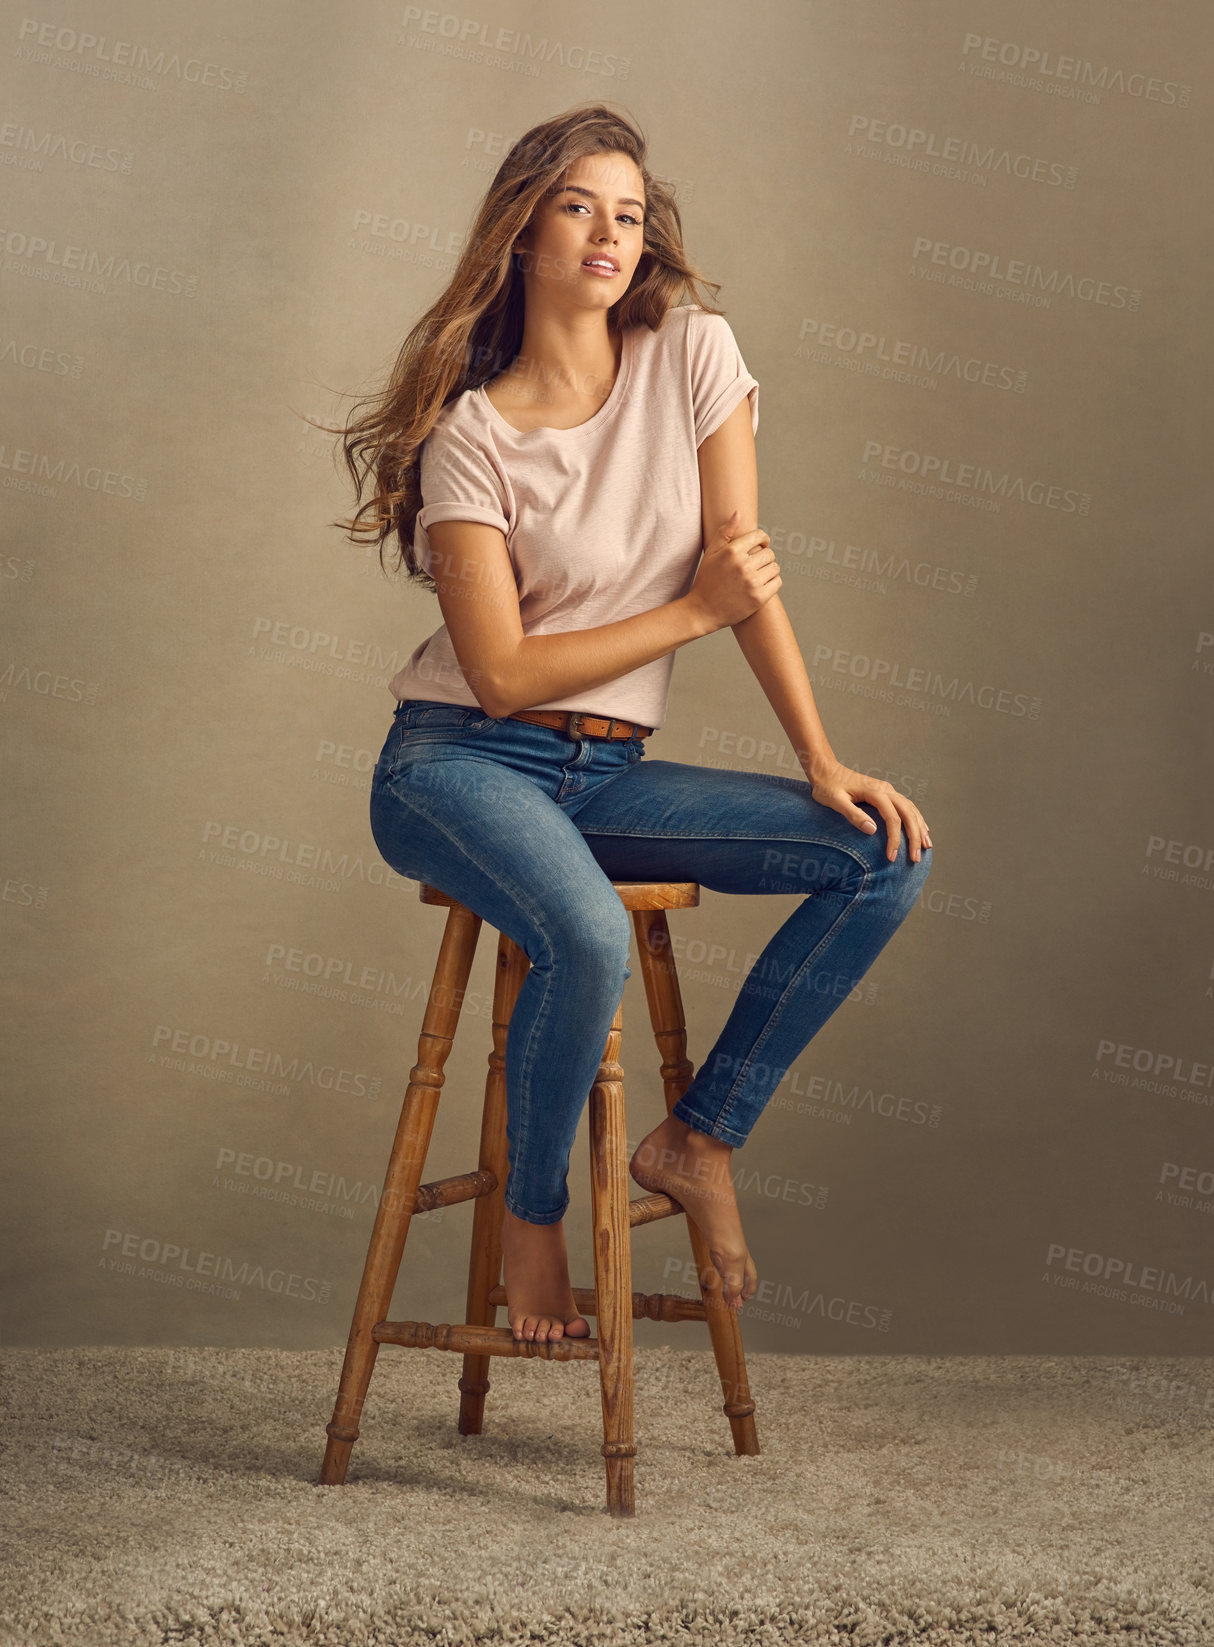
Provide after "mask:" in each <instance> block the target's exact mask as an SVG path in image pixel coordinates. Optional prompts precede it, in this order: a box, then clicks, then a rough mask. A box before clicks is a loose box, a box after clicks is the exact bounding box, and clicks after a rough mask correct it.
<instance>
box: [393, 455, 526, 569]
mask: <svg viewBox="0 0 1214 1647" xmlns="http://www.w3.org/2000/svg"><path fill="white" fill-rule="evenodd" d="M421 493H422V507H421V508H420V509H419V510H418V512H417V524H416V529H415V531H414V534H413V544H414V548H415V550H416V551H417V555H418V559H419V562H420V564H421V565H422V566H423V567H424V568H425V569H426V571H427V572H430V573H431V575H433V567H432V565H431V559H430V534H429V531H428V528H429V527H430V526H431V525H433V523H434V522H435V521H441V520H473V521H479V522H481V523H482V524H483V525H485V526H496V527H497V528H498V529H499V530H500V531H501V533H502V534H503V536H504V537H506V539H507V541H509V534H510V532H511V531H512V530H513V522H512V520H511V518H510V511H511V499H510V497H509V494H508V488H507V486H506V483H505V480H504V478H503V476H502V475H500V474H499V473H498V471H497V470H496V468H495V467H494V465H493V463H492V462H491V461H490V458H489V454H488V453H487V452H486V451H484V450H483V449H482V448H480V447H478V446H476V445H474V444H473V443H472V442H471V441H469V440H468V439H466V438H465V436H463V435H462V434H459V433H457V432H456V431H454V430H451V429H448V428H445V427H444V426H443V425H442V424H441V423H440V424H437V425H436V426H435V427H434V428H433V429H432V430H431V432H430V434H429V435H428V436H427V438H426V440H425V441H424V442H423V444H422V458H421Z"/></svg>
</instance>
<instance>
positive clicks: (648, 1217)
mask: <svg viewBox="0 0 1214 1647" xmlns="http://www.w3.org/2000/svg"><path fill="white" fill-rule="evenodd" d="M686 1210H687V1209H686V1208H685V1207H684V1206H683V1203H682V1202H681V1201H675V1200H673V1199H672V1198H671V1197H670V1196H669V1195H638V1196H637V1198H636V1200H635V1201H629V1203H628V1222H629V1224H630V1225H633V1226H635V1225H636V1224H654V1223H656V1222H657V1220H658V1219H659V1218H677V1217H678V1216H679V1214H680V1213H682V1212H685V1211H686Z"/></svg>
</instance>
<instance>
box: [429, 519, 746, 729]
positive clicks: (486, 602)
mask: <svg viewBox="0 0 1214 1647" xmlns="http://www.w3.org/2000/svg"><path fill="white" fill-rule="evenodd" d="M429 536H430V544H431V551H432V567H431V570H432V573H433V577H434V581H435V584H436V586H437V588H438V601H439V606H440V608H441V610H442V614H443V621H444V622H445V623H446V625H447V633H448V634H449V635H450V636H451V645H452V647H453V648H454V651H455V656H456V658H457V659H458V660H459V666H460V668H461V669H462V671H463V674H464V679H465V680H466V681H467V682H468V685H469V686H470V687H471V688H472V691H473V693H474V694H475V696H476V699H477V701H478V703H479V704H480V705H481V707H482V709H484V710H485V712H486V714H489V715H494V716H498V717H500V716H505V715H512V714H513V713H514V712H515V710H516V709H530V708H531V707H532V705H533V704H537V703H545V702H547V701H548V700H549V699H551V698H564V697H570V696H572V695H573V694H574V693H579V694H580V693H585V694H586V696H587V700H588V701H589V702H593V693H594V689H595V687H597V686H606V685H607V683H608V682H609V681H614V680H617V679H618V678H619V676H621V675H626V674H628V672H629V671H630V670H632V669H639V668H640V667H641V665H642V664H646V663H652V662H653V660H654V659H655V658H664V657H665V656H666V654H667V652H673V651H675V650H676V649H677V648H678V647H680V646H685V645H686V644H687V642H688V641H692V640H698V639H699V637H700V636H701V635H707V634H710V633H711V632H712V630H713V629H715V628H717V627H718V625H717V624H716V623H714V622H713V621H712V618H711V615H710V614H708V613H707V612H705V611H704V609H703V606H702V603H701V602H700V601H699V600H698V599H696V598H695V597H694V596H693V594H691V593H689V594H687V595H684V596H682V597H681V598H680V599H678V600H672V601H667V602H666V604H665V605H664V606H655V607H654V608H653V609H652V610H651V611H649V612H638V613H637V614H636V616H635V617H631V618H621V619H620V620H619V621H618V622H617V623H605V624H602V625H601V626H600V627H598V628H596V629H569V630H565V631H564V632H562V633H560V634H555V635H524V633H523V621H522V617H521V615H520V613H519V604H518V588H517V586H516V584H515V581H514V568H513V566H512V564H511V561H510V551H509V550H508V549H507V547H506V539H505V537H504V536H503V534H502V532H501V531H500V530H499V528H498V527H496V526H486V525H483V524H481V523H480V522H477V521H467V520H444V521H435V522H434V524H433V525H432V526H431V527H430V530H429Z"/></svg>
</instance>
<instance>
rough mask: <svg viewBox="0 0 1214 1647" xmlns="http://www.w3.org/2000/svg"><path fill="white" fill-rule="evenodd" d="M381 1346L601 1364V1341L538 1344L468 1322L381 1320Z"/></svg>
mask: <svg viewBox="0 0 1214 1647" xmlns="http://www.w3.org/2000/svg"><path fill="white" fill-rule="evenodd" d="M371 1337H372V1338H374V1339H375V1341H376V1343H378V1344H400V1345H403V1347H404V1348H405V1349H407V1350H455V1351H457V1352H458V1353H460V1354H462V1355H467V1354H472V1355H528V1356H538V1357H539V1358H540V1360H542V1361H597V1360H598V1358H599V1341H598V1339H597V1338H557V1339H554V1340H553V1341H552V1343H550V1344H537V1343H536V1342H535V1340H534V1339H531V1338H515V1336H514V1334H513V1333H512V1332H511V1331H510V1328H509V1327H477V1326H472V1325H470V1324H469V1323H468V1322H466V1321H460V1322H457V1323H455V1324H454V1325H453V1324H452V1323H451V1322H449V1321H443V1322H441V1323H440V1324H439V1325H438V1326H435V1324H434V1323H433V1322H432V1321H381V1322H379V1323H378V1325H377V1326H374V1327H372V1328H371Z"/></svg>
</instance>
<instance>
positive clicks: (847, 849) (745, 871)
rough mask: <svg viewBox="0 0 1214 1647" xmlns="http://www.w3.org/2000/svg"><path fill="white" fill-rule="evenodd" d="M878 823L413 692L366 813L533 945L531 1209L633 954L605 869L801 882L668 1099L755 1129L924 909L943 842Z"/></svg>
mask: <svg viewBox="0 0 1214 1647" xmlns="http://www.w3.org/2000/svg"><path fill="white" fill-rule="evenodd" d="M862 810H864V811H865V812H867V814H868V815H869V816H870V817H871V818H872V819H873V821H874V822H875V823H876V824H877V826H878V827H877V832H876V833H875V834H873V835H866V834H864V833H863V831H862V830H859V829H857V828H856V826H855V824H852V823H849V822H848V821H847V819H845V818H843V817H841V816H840V814H839V813H838V812H835V811H834V810H833V809H832V808H830V807H826V806H822V805H821V804H820V803H819V802H817V801H815V800H814V799H813V797H812V796H811V794H810V785H809V782H808V780H806V779H803V778H792V777H780V776H776V775H774V774H770V773H763V772H732V771H719V770H714V769H712V768H710V767H701V766H689V765H685V764H683V763H681V762H678V761H663V760H657V759H654V758H653V757H651V756H648V755H646V753H645V747H644V741H643V740H642V739H641V738H631V739H627V740H625V739H616V740H608V739H603V738H586V737H583V738H573V737H567V736H566V735H565V733H563V732H557V731H553V730H552V729H551V728H549V727H544V726H537V725H534V724H532V723H531V722H529V721H517V720H511V719H509V718H503V719H500V720H497V719H495V718H494V717H493V716H492V715H487V714H485V713H484V711H483V710H481V709H463V708H460V707H459V706H457V705H452V704H440V703H435V702H431V701H429V700H425V699H416V698H415V699H411V700H408V701H406V702H405V703H403V704H402V705H400V706H399V707H398V709H397V711H396V714H395V716H394V718H393V722H392V727H391V729H390V731H389V732H388V736H387V739H386V741H385V743H384V746H383V750H382V752H381V754H380V757H379V761H378V763H377V765H376V768H375V772H374V775H373V777H372V781H371V830H372V833H373V835H374V837H375V843H376V846H377V847H378V849H379V851H380V853H381V854H382V856H383V858H384V859H385V861H386V862H387V863H388V864H389V865H390V866H391V867H392V868H393V869H394V870H396V871H397V873H398V874H400V875H404V876H407V877H409V878H410V879H413V880H417V881H429V882H431V883H432V884H433V885H435V886H437V887H439V888H441V890H442V891H444V892H446V893H447V894H448V895H449V896H450V897H453V898H455V899H457V900H458V901H459V902H460V903H462V904H466V905H467V906H468V908H469V909H471V910H473V911H474V912H475V913H476V914H477V915H480V916H481V917H482V919H484V920H485V921H486V922H487V923H488V924H489V925H490V926H492V927H494V928H496V929H497V930H498V931H499V932H505V933H506V934H507V935H508V936H509V937H511V938H512V939H513V940H514V942H515V943H516V944H518V946H519V948H520V949H522V950H523V952H524V953H525V954H526V956H527V957H528V959H529V961H530V963H531V965H530V969H529V970H528V972H527V975H526V978H525V979H524V981H523V985H522V988H521V989H520V991H519V995H518V1000H517V1002H516V1004H515V1007H514V1012H513V1015H512V1017H511V1020H510V1030H509V1034H508V1035H507V1037H506V1070H505V1074H506V1115H507V1124H506V1131H507V1143H508V1158H509V1167H510V1170H509V1174H508V1177H507V1181H506V1186H505V1203H506V1206H507V1207H508V1208H509V1209H510V1211H511V1212H512V1213H514V1214H515V1216H516V1217H518V1218H523V1219H526V1220H528V1221H529V1222H530V1223H533V1224H554V1223H556V1222H558V1221H559V1220H560V1219H561V1218H562V1217H563V1216H564V1214H565V1209H566V1208H567V1207H568V1205H569V1190H568V1187H567V1183H566V1178H567V1175H568V1170H569V1156H570V1151H571V1150H572V1148H573V1141H574V1137H575V1135H576V1133H577V1127H578V1121H579V1119H580V1117H581V1114H582V1111H583V1109H584V1108H585V1105H586V1102H587V1100H588V1098H589V1095H590V1088H591V1085H592V1083H593V1081H594V1078H595V1075H596V1074H597V1072H598V1067H599V1064H600V1062H601V1060H602V1057H603V1051H604V1048H605V1046H606V1042H607V1033H608V1031H609V1030H610V1028H611V1022H612V1019H613V1018H614V1017H615V1011H616V1008H617V1006H618V1005H619V1003H620V997H621V995H622V994H623V989H624V981H625V979H627V978H630V977H631V976H632V973H631V969H630V967H629V965H628V961H629V956H630V953H631V938H632V927H631V919H632V918H631V916H630V915H629V914H628V912H627V911H626V910H625V908H624V906H623V904H622V903H621V901H620V898H619V896H618V894H617V893H616V892H615V890H614V889H613V887H612V884H611V883H612V881H649V880H654V881H699V882H700V883H701V884H702V885H703V886H705V887H707V888H709V889H710V890H711V891H714V892H736V893H762V892H781V893H790V892H796V893H804V894H805V896H804V897H803V898H802V899H801V902H800V903H799V904H798V906H797V908H796V909H795V910H794V911H793V912H792V914H791V915H790V916H789V917H788V919H787V920H786V921H785V922H784V924H783V926H781V927H780V929H779V931H778V932H777V933H776V934H775V936H774V937H773V938H772V939H771V941H770V943H769V944H768V945H767V947H766V949H765V950H764V951H763V953H762V954H761V955H760V956H759V958H758V960H757V961H756V962H755V964H754V966H753V967H752V968H751V970H750V973H749V974H748V976H747V978H746V981H745V983H744V985H743V987H742V989H741V991H740V993H739V995H738V998H737V1000H736V1001H735V1003H734V1006H733V1009H732V1011H731V1012H730V1014H729V1017H728V1019H727V1020H726V1023H725V1026H724V1028H723V1029H722V1030H721V1033H720V1035H719V1036H718V1037H717V1040H716V1043H715V1045H714V1046H713V1047H712V1048H711V1050H710V1051H709V1053H708V1056H707V1058H706V1059H705V1060H704V1062H703V1064H701V1065H700V1067H699V1069H698V1070H697V1071H696V1074H695V1076H694V1078H693V1080H692V1082H691V1085H690V1086H689V1087H688V1089H687V1091H686V1092H685V1093H684V1094H683V1096H682V1097H681V1098H680V1099H679V1101H678V1103H677V1104H676V1105H675V1107H674V1114H675V1115H676V1116H678V1117H679V1119H680V1120H683V1121H686V1122H687V1123H688V1125H689V1126H691V1127H693V1128H695V1130H696V1131H698V1132H705V1133H709V1134H711V1136H712V1137H714V1138H720V1139H723V1140H724V1141H725V1142H726V1143H728V1144H731V1145H734V1146H735V1147H736V1146H738V1145H741V1144H744V1143H745V1142H746V1140H747V1137H748V1136H749V1134H750V1130H751V1128H752V1127H753V1126H754V1124H755V1122H756V1121H757V1120H758V1118H759V1116H760V1114H761V1113H762V1111H763V1107H764V1105H765V1104H766V1103H767V1101H768V1099H769V1098H770V1097H771V1095H772V1093H773V1092H774V1091H775V1089H776V1087H777V1086H778V1085H779V1083H780V1081H781V1080H782V1079H783V1077H784V1075H785V1073H786V1072H787V1070H788V1068H789V1066H790V1065H791V1063H792V1061H793V1060H794V1058H796V1057H797V1055H798V1054H799V1053H800V1052H801V1051H803V1050H804V1048H805V1046H806V1045H807V1043H808V1042H809V1040H810V1038H811V1036H813V1035H814V1033H815V1032H816V1031H817V1030H818V1029H819V1028H820V1027H821V1026H822V1024H824V1023H825V1022H826V1020H827V1019H828V1018H829V1017H830V1016H831V1014H832V1013H833V1012H834V1011H835V1009H836V1007H838V1005H839V1004H840V1002H841V1001H843V1000H845V999H846V998H847V995H848V994H849V993H850V991H851V990H852V989H853V988H854V987H855V985H856V984H857V983H858V982H859V980H860V979H861V978H862V977H863V976H864V974H865V972H866V971H867V970H868V968H869V967H870V966H871V965H872V963H873V961H874V960H875V959H876V957H877V956H878V955H879V954H880V953H881V951H882V949H884V947H885V945H886V944H887V943H888V942H889V940H890V938H891V937H892V936H893V935H894V933H895V932H896V931H897V929H898V927H899V925H900V924H901V923H902V921H903V920H904V919H905V918H906V916H907V914H908V913H909V912H910V910H911V908H912V906H913V904H914V902H915V899H916V898H917V896H918V894H919V891H920V889H921V887H922V885H923V882H924V880H925V879H926V877H927V873H928V866H929V864H930V861H931V860H930V854H929V852H928V851H927V849H926V848H925V849H924V852H923V855H922V857H921V858H920V861H919V862H918V863H917V864H916V863H912V862H911V861H910V857H909V855H908V853H907V848H906V838H905V835H904V836H903V839H902V842H901V845H900V847H899V850H898V856H897V858H896V859H895V860H894V862H892V863H891V862H890V861H889V859H888V858H887V857H886V855H885V853H886V847H887V844H888V841H887V834H886V828H885V824H884V822H883V821H882V819H881V818H880V815H879V814H878V813H877V812H876V810H875V809H874V808H872V807H868V806H866V807H864V808H862Z"/></svg>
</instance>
